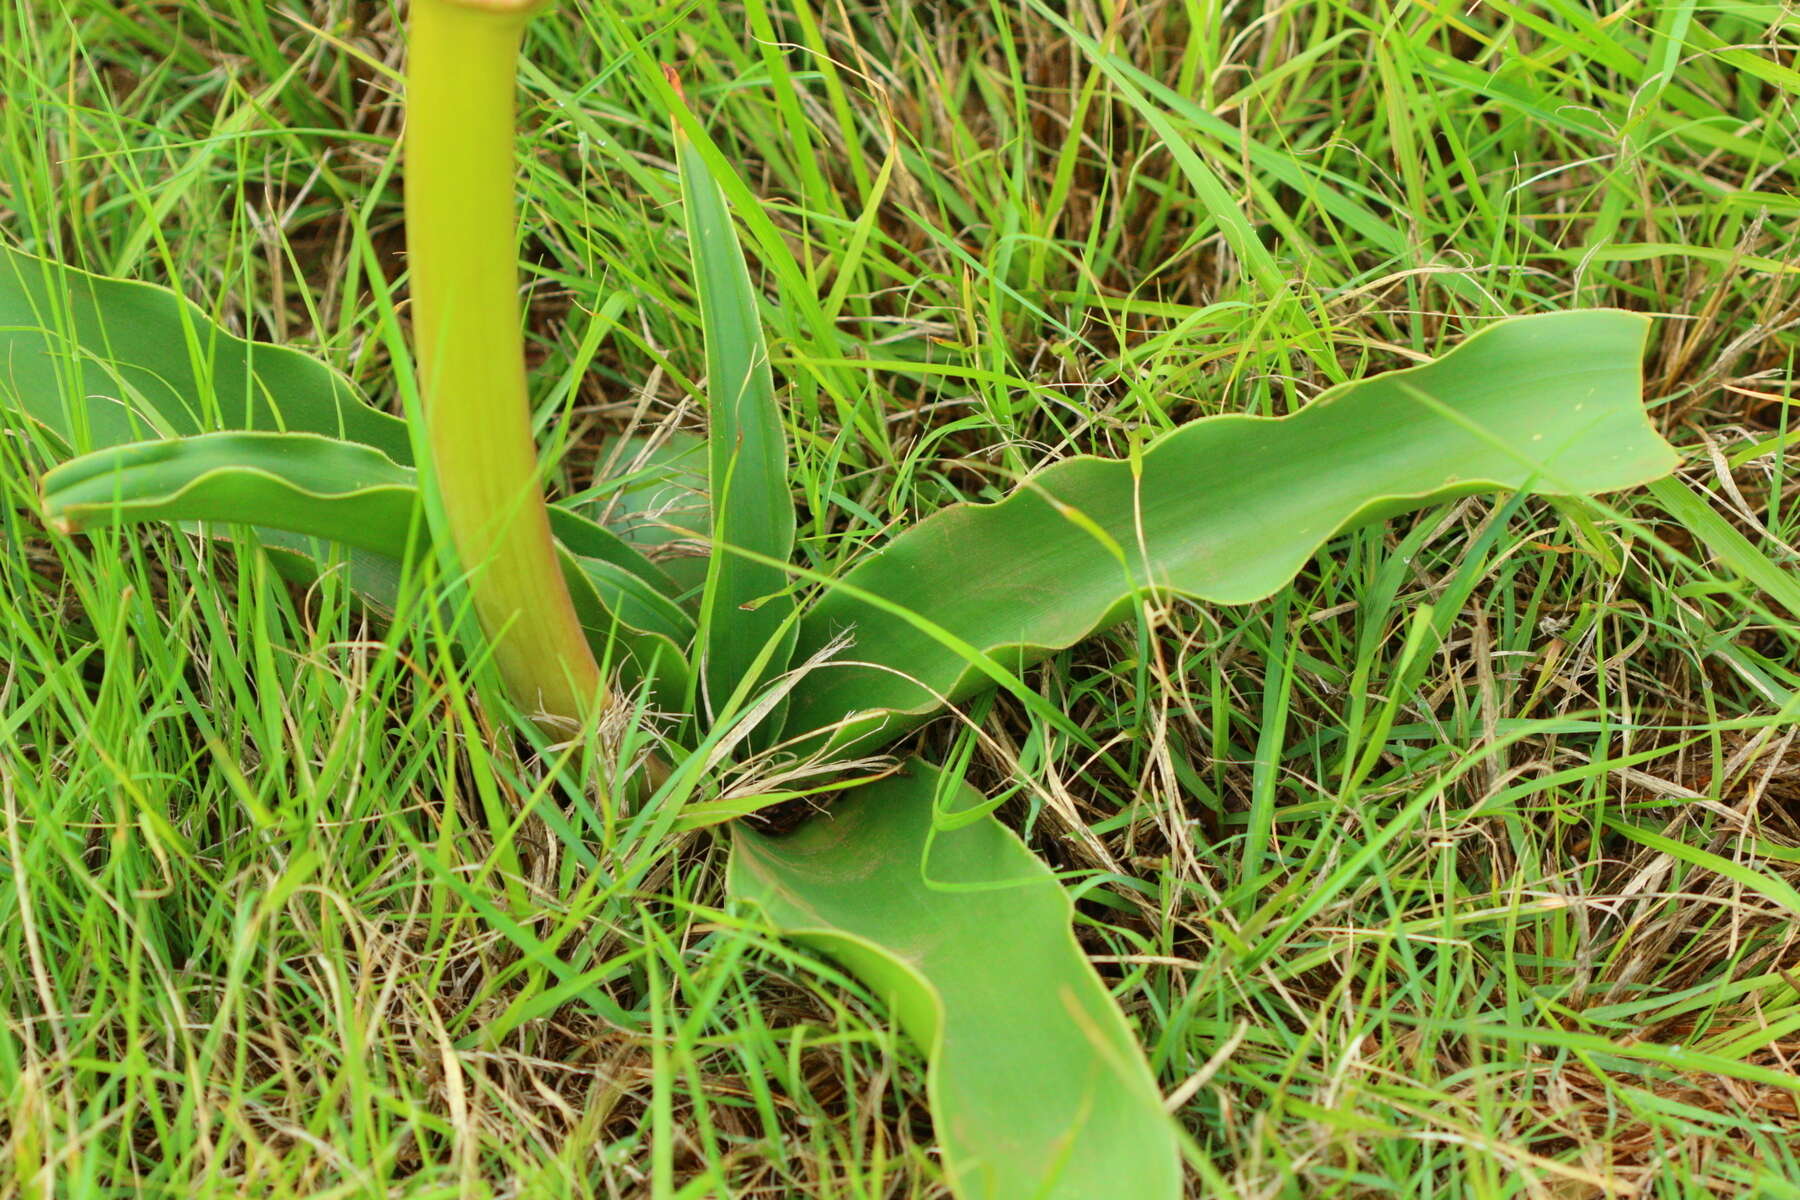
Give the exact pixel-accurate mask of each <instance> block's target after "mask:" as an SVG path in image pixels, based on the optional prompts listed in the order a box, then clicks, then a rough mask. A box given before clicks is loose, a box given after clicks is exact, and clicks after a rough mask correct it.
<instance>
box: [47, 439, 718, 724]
mask: <svg viewBox="0 0 1800 1200" xmlns="http://www.w3.org/2000/svg"><path fill="white" fill-rule="evenodd" d="M43 501H44V513H45V516H46V518H47V519H48V520H50V521H52V522H54V523H56V524H57V525H59V526H61V527H62V528H63V529H65V530H76V529H85V528H90V527H92V526H95V525H99V524H107V523H112V524H129V523H140V522H145V521H230V522H239V523H243V524H256V525H258V526H259V527H266V528H270V529H275V530H281V531H286V532H287V533H294V534H302V535H305V536H307V537H316V538H323V539H326V540H329V541H333V542H337V543H340V544H342V545H345V546H351V547H355V548H357V549H359V550H363V551H366V552H368V553H370V554H372V555H374V556H376V559H377V561H376V563H375V564H374V565H375V566H376V567H377V568H381V567H382V566H383V565H384V564H386V565H387V567H388V568H389V569H387V570H379V569H378V570H377V571H376V572H375V573H376V574H377V575H378V576H385V577H387V578H392V577H394V576H396V575H397V574H398V571H399V565H400V563H401V562H402V561H404V560H405V559H406V558H407V556H408V548H409V546H410V547H411V552H412V553H413V554H415V555H416V554H419V553H422V552H423V550H424V548H425V546H426V541H425V539H426V538H427V537H428V536H429V533H428V530H427V527H426V525H425V522H424V518H423V515H422V513H421V512H420V506H419V492H418V487H417V481H416V477H415V475H414V472H413V471H412V470H411V469H409V468H406V467H402V466H400V465H398V464H397V463H395V462H394V461H393V460H392V459H389V458H387V457H386V456H385V455H383V454H381V453H379V452H378V451H375V450H371V449H369V448H368V447H366V446H359V445H355V444H352V443H349V442H340V441H336V440H333V439H331V438H324V437H319V436H317V435H314V434H303V433H290V434H268V433H217V434H206V435H202V436H199V437H188V438H171V439H167V440H164V441H155V442H137V443H132V444H130V445H123V446H114V447H112V448H110V449H107V450H100V451H96V452H95V453H93V454H87V455H83V456H82V457H80V458H77V459H74V460H72V461H70V462H67V463H64V464H62V465H61V466H58V467H55V468H53V469H52V470H50V471H48V472H46V474H45V475H44V480H43ZM551 525H552V528H553V529H555V531H556V533H557V535H558V538H559V539H560V542H561V544H560V546H559V552H560V554H561V556H562V562H563V572H564V577H565V578H566V579H567V581H568V583H569V586H570V591H571V593H572V594H573V596H574V600H575V608H576V615H577V616H578V617H579V619H580V620H581V624H582V628H583V629H584V630H585V631H586V633H587V635H588V638H589V640H590V641H591V642H592V643H593V644H594V646H595V649H596V652H601V653H603V652H604V648H605V647H606V645H607V644H608V643H609V642H610V641H612V640H614V639H615V638H616V639H617V641H618V642H619V643H620V644H621V645H622V646H623V647H624V649H625V650H626V652H627V656H628V658H629V659H630V661H629V662H628V663H622V664H621V666H624V667H626V668H627V671H626V673H627V675H628V677H629V678H630V679H631V681H632V682H637V681H639V680H642V679H644V678H647V677H650V676H651V675H654V677H655V679H656V681H657V687H658V691H659V703H665V704H667V703H673V702H674V701H675V699H676V698H677V697H678V695H679V693H680V690H681V689H683V688H685V686H686V670H685V662H686V650H687V646H688V644H689V642H690V641H691V640H692V638H693V632H694V626H693V620H692V618H690V617H689V616H688V615H687V614H686V613H685V612H683V611H682V609H681V608H680V606H679V605H677V604H676V603H675V602H674V601H673V600H671V599H670V598H669V596H668V595H667V593H666V592H665V591H664V590H663V585H665V584H667V579H666V577H662V578H661V579H659V578H658V576H659V574H660V573H659V572H657V570H656V568H655V567H654V566H653V565H652V564H650V563H649V562H648V561H647V560H645V559H644V558H643V556H642V555H640V554H638V552H637V551H636V550H633V549H632V548H631V547H630V546H627V545H625V543H624V542H622V541H620V540H619V539H618V538H617V537H615V536H614V535H613V534H611V533H609V532H607V531H606V530H604V529H601V528H600V527H599V526H597V525H595V524H593V522H591V521H588V520H586V519H585V518H583V517H580V516H577V515H576V514H574V513H571V512H568V511H566V510H562V509H552V510H551ZM415 530H416V532H415ZM279 542H280V548H281V549H282V550H283V551H285V552H301V551H302V549H303V544H300V543H296V542H295V541H294V540H293V539H289V538H282V539H279ZM366 565H367V564H365V567H366ZM671 586H672V585H671Z"/></svg>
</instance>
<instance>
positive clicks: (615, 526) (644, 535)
mask: <svg viewBox="0 0 1800 1200" xmlns="http://www.w3.org/2000/svg"><path fill="white" fill-rule="evenodd" d="M603 457H604V459H605V460H606V462H607V466H606V468H605V471H606V474H605V477H604V478H603V479H601V480H600V481H599V483H598V484H597V485H596V490H598V491H599V492H600V495H599V496H598V497H597V498H596V499H594V500H591V501H589V502H587V503H585V504H583V505H581V506H580V507H579V510H578V511H580V512H581V513H582V514H583V515H584V516H586V517H588V518H589V519H591V520H592V521H594V522H595V523H596V524H598V525H602V526H604V527H605V528H607V529H610V530H612V532H614V533H616V534H618V535H619V538H620V540H622V541H624V542H626V543H628V544H629V545H632V546H635V547H637V548H638V549H640V550H642V551H644V553H645V554H652V553H656V552H658V551H660V550H662V549H663V548H664V547H669V546H672V545H673V544H674V543H678V542H686V543H691V544H693V545H700V544H702V543H704V542H705V541H706V531H707V528H708V526H709V523H710V516H709V514H710V511H711V506H710V504H709V502H708V499H707V489H706V475H707V446H706V439H705V438H700V437H695V436H694V435H693V434H691V433H683V432H681V431H680V430H675V431H673V432H663V433H658V434H656V435H655V436H654V437H646V436H644V435H641V434H634V435H632V436H629V437H621V438H617V439H614V440H613V441H611V442H609V443H607V445H606V453H605V454H604V456H603ZM657 566H659V567H660V568H662V570H663V571H664V572H665V573H666V574H667V575H668V576H669V578H670V579H671V580H673V581H674V584H675V586H676V587H677V588H679V589H680V590H679V592H677V593H675V594H676V595H678V596H681V597H686V596H689V595H691V596H693V597H694V598H695V599H696V601H697V599H698V597H699V595H700V592H701V589H702V588H703V587H704V585H705V582H706V568H707V557H706V555H704V554H681V553H675V554H670V555H667V556H659V557H658V559H657Z"/></svg>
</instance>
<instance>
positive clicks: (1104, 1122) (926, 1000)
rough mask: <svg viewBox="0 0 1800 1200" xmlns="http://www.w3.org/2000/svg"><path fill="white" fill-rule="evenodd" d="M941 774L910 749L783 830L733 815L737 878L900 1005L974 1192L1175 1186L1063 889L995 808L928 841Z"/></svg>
mask: <svg viewBox="0 0 1800 1200" xmlns="http://www.w3.org/2000/svg"><path fill="white" fill-rule="evenodd" d="M943 784H944V778H943V777H942V776H941V775H939V773H938V772H937V771H935V770H934V769H933V768H931V767H928V766H926V765H925V764H924V763H921V762H918V761H917V760H914V761H912V762H910V763H909V764H908V765H907V767H906V773H905V774H903V775H898V776H893V777H890V778H888V779H884V780H882V781H881V782H879V783H875V784H870V785H868V786H866V787H862V788H858V789H856V790H855V791H853V792H850V793H848V794H846V795H844V796H842V797H841V798H839V799H838V800H837V801H836V802H834V803H833V804H832V806H831V808H830V810H829V812H827V813H826V814H825V815H823V816H820V817H818V818H815V819H814V820H812V821H810V822H808V823H807V824H806V825H805V826H803V827H802V828H801V829H800V830H798V831H797V832H795V833H793V834H790V835H788V836H787V837H783V838H765V837H762V836H759V835H757V834H755V833H752V832H750V831H749V830H747V829H746V828H744V826H743V825H742V824H741V823H740V824H738V825H735V826H733V829H734V831H735V837H734V840H733V843H732V852H731V865H730V870H729V874H728V886H729V887H730V889H731V892H732V894H733V895H735V896H738V897H742V898H747V899H752V900H755V901H757V902H758V903H760V904H761V906H762V908H763V910H764V911H765V912H766V913H767V914H768V916H769V919H770V920H771V921H772V922H773V923H774V924H775V925H776V927H777V928H779V929H780V930H781V932H782V934H783V935H784V936H785V937H788V938H791V939H793V940H795V941H798V942H801V943H803V944H807V945H811V946H814V947H816V948H817V949H818V950H820V951H822V952H823V953H825V954H828V955H830V956H831V957H832V958H835V959H837V960H838V961H839V962H841V963H842V964H843V965H844V966H846V967H847V968H849V969H850V970H851V971H852V972H853V973H855V974H856V975H857V977H858V978H860V979H862V980H863V981H864V982H865V983H866V984H867V985H868V986H869V988H870V989H871V990H873V991H874V992H876V993H877V994H878V995H880V996H882V997H883V998H884V999H886V1000H888V1001H889V1003H891V1004H892V1006H893V1011H894V1015H895V1017H896V1018H897V1019H898V1021H899V1023H900V1026H901V1028H902V1029H904V1030H905V1031H906V1033H907V1035H908V1036H910V1037H911V1038H912V1039H913V1040H914V1041H915V1042H917V1043H918V1044H919V1046H920V1047H921V1048H923V1050H924V1051H925V1055H926V1059H927V1064H928V1069H929V1075H928V1079H927V1086H928V1090H929V1093H930V1097H931V1106H932V1115H933V1122H934V1124H935V1126H936V1129H937V1135H938V1139H939V1140H940V1142H942V1144H943V1148H944V1160H945V1164H946V1166H947V1167H948V1169H949V1172H950V1174H951V1177H952V1179H953V1182H954V1184H955V1187H956V1192H957V1195H958V1196H959V1197H961V1198H962V1200H1022V1198H1024V1197H1033V1198H1041V1200H1094V1198H1095V1197H1101V1196H1119V1197H1131V1200H1169V1198H1172V1197H1174V1196H1177V1195H1179V1194H1180V1187H1181V1172H1180V1163H1179V1160H1178V1157H1177V1152H1176V1141H1175V1132H1174V1128H1173V1125H1172V1123H1171V1122H1170V1120H1169V1118H1168V1117H1167V1116H1166V1115H1165V1114H1164V1112H1163V1106H1162V1097H1161V1096H1160V1095H1159V1094H1158V1092H1157V1089H1156V1085H1155V1081H1154V1080H1153V1079H1152V1078H1151V1076H1150V1071H1149V1068H1148V1067H1147V1066H1145V1065H1144V1061H1143V1057H1142V1055H1141V1054H1140V1053H1139V1051H1138V1048H1137V1042H1136V1039H1135V1038H1134V1037H1133V1035H1132V1032H1131V1029H1130V1027H1129V1026H1128V1025H1127V1024H1126V1022H1125V1019H1124V1017H1123V1016H1122V1015H1121V1014H1120V1012H1119V1009H1118V1006H1117V1005H1116V1004H1114V1003H1113V1000H1112V997H1111V996H1110V995H1109V994H1108V993H1107V991H1106V989H1105V988H1104V987H1103V986H1102V985H1101V982H1100V979H1099V977H1098V976H1097V975H1096V974H1095V973H1094V969H1093V967H1091V966H1090V965H1089V964H1088V961H1087V957H1086V956H1085V955H1084V954H1083V953H1082V951H1081V948H1080V947H1079V946H1078V945H1077V944H1076V941H1075V937H1074V934H1073V932H1072V931H1071V929H1070V919H1071V917H1072V915H1073V906H1072V905H1071V904H1070V902H1069V898H1068V895H1067V894H1066V893H1065V892H1064V891H1063V890H1062V888H1061V887H1060V886H1058V884H1057V882H1056V879H1055V877H1054V876H1053V875H1052V874H1051V873H1050V871H1049V869H1048V868H1047V867H1045V866H1044V864H1043V863H1041V862H1039V861H1038V859H1037V858H1036V857H1035V856H1033V855H1032V853H1031V851H1029V850H1028V849H1026V848H1025V845H1024V844H1023V843H1022V842H1020V841H1019V839H1018V838H1016V837H1014V836H1013V834H1012V833H1011V832H1009V831H1008V830H1007V829H1006V828H1005V826H1003V825H1001V824H1000V823H999V822H998V821H996V820H994V819H993V818H992V817H991V816H983V817H980V818H978V819H976V820H974V821H972V822H970V823H968V824H964V825H960V827H958V828H954V829H948V830H945V831H942V832H938V833H937V834H936V835H935V837H934V836H932V826H933V803H934V798H935V797H936V796H937V795H938V793H939V791H940V790H941V789H943ZM951 796H952V803H951V804H950V805H948V807H949V808H950V809H952V810H957V811H960V810H966V809H970V808H973V807H975V806H977V805H979V804H980V803H981V802H982V800H981V797H980V795H978V794H977V793H975V792H974V790H973V789H971V788H968V787H966V786H959V787H956V788H955V789H954V790H953V791H952V793H951ZM921 866H922V868H923V870H921ZM928 880H929V882H928Z"/></svg>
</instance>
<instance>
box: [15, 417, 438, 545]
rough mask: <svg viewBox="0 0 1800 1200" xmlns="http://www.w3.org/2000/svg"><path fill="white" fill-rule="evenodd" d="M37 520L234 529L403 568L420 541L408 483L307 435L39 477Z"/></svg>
mask: <svg viewBox="0 0 1800 1200" xmlns="http://www.w3.org/2000/svg"><path fill="white" fill-rule="evenodd" d="M42 487H43V497H44V516H45V518H46V519H47V520H49V521H51V522H53V523H55V524H56V525H58V526H59V527H61V528H62V529H63V530H64V531H66V532H74V531H76V530H78V529H86V528H90V527H92V526H95V525H101V524H138V523H141V522H144V521H236V522H241V523H243V524H267V525H274V526H276V527H278V528H281V529H286V530H288V531H289V532H290V533H300V534H305V535H307V536H309V537H319V538H328V539H330V540H332V541H336V542H341V543H343V544H344V545H346V546H355V547H358V548H359V549H363V550H371V551H374V552H375V553H377V554H382V555H385V556H387V557H389V558H404V557H406V553H407V544H408V541H409V538H411V539H417V538H423V537H425V536H427V535H426V534H425V532H424V526H423V524H422V522H421V521H420V520H419V504H418V488H417V487H416V486H415V483H414V479H413V473H412V471H410V470H408V469H407V468H405V467H402V466H400V465H398V464H397V463H395V462H394V461H393V460H392V459H391V458H388V457H387V456H386V455H384V454H382V453H380V452H379V451H376V450H371V449H369V448H368V447H367V446H359V445H356V444H355V443H352V442H340V441H335V440H333V439H331V438H324V437H318V436H316V435H313V434H245V433H236V434H234V433H222V434H207V435H203V436H199V437H184V438H169V439H167V440H163V441H154V442H135V443H131V444H129V445H123V446H114V447H112V448H110V449H106V450H99V451H96V452H94V453H93V454H84V455H82V456H81V457H80V458H76V459H72V460H70V461H69V462H66V463H63V464H62V465H61V466H58V467H54V468H52V469H51V470H50V471H48V472H46V473H45V475H44V479H43V485H42Z"/></svg>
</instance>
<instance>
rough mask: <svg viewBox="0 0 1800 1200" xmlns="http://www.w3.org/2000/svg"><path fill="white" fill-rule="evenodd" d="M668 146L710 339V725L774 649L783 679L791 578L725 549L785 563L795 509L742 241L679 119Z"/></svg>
mask: <svg viewBox="0 0 1800 1200" xmlns="http://www.w3.org/2000/svg"><path fill="white" fill-rule="evenodd" d="M674 138H675V155H676V161H677V163H678V165H679V168H680V173H681V196H682V207H683V211H684V215H685V220H686V229H687V238H688V248H689V252H690V254H691V255H692V258H693V266H694V291H695V294H696V295H697V296H698V298H699V301H700V319H701V324H702V326H703V329H704V333H705V336H706V383H707V420H708V423H709V426H710V429H709V434H708V439H707V440H708V447H709V448H708V474H709V490H710V493H711V497H712V529H711V532H712V542H713V546H714V550H713V553H712V556H711V559H710V560H709V563H708V567H707V579H706V589H705V593H704V596H703V598H702V600H701V616H700V628H701V636H702V639H703V641H704V645H703V646H702V648H701V655H702V663H703V672H704V681H705V689H704V696H703V697H702V705H701V707H702V709H703V710H704V711H707V712H710V713H717V712H718V711H719V710H720V708H721V707H722V706H723V705H724V704H725V703H726V701H727V700H728V699H729V698H730V697H731V695H732V693H733V692H734V691H735V690H736V689H737V688H738V687H739V685H740V684H741V683H743V682H744V680H745V677H746V676H747V675H749V674H750V673H751V672H752V670H753V669H754V663H755V660H756V658H757V657H758V655H760V654H761V653H762V652H763V650H764V648H765V647H766V646H767V645H768V644H769V643H770V642H771V641H772V640H774V639H777V638H779V639H781V641H782V642H783V643H785V644H782V645H778V646H777V649H776V652H775V653H774V654H773V655H772V656H771V658H770V660H769V661H768V663H767V664H766V665H765V667H764V669H763V672H762V674H763V676H764V677H767V676H772V675H774V674H777V673H779V672H781V671H783V670H785V669H786V668H787V665H788V661H789V657H790V654H791V651H792V646H793V637H794V634H793V632H792V627H791V626H789V627H788V631H787V632H783V625H784V622H786V621H787V619H788V617H789V615H790V614H791V613H792V612H793V608H794V601H793V599H792V597H791V595H790V594H789V580H788V578H787V574H786V573H785V572H784V571H783V570H782V569H781V568H780V567H778V566H774V565H771V564H770V563H764V562H756V561H752V560H751V559H748V558H744V557H741V556H739V555H736V554H733V553H732V552H731V548H733V547H735V548H738V549H742V550H748V551H751V552H753V553H755V554H758V555H761V556H763V557H764V558H767V559H771V560H774V561H775V562H786V561H787V559H788V555H789V554H791V553H792V552H793V548H794V526H795V521H794V499H793V494H792V492H791V491H790V490H789V485H788V477H787V443H786V441H785V439H784V437H783V434H782V429H781V411H780V409H779V408H778V407H777V406H776V403H775V382H774V376H773V375H772V373H771V372H770V370H769V349H768V346H767V345H766V344H765V343H764V340H763V331H762V318H761V316H760V314H759V313H758V311H757V306H756V293H755V292H754V291H753V290H752V289H751V286H750V272H749V270H748V269H747V268H746V267H745V265H744V253H743V249H742V247H741V246H740V245H739V244H738V236H737V229H736V228H735V227H734V226H733V225H732V222H731V213H730V210H729V209H728V208H727V207H726V204H725V194H724V192H722V191H721V190H720V188H719V184H718V181H717V180H716V179H715V178H714V177H713V174H712V169H711V167H710V166H708V164H707V161H706V156H705V155H704V154H702V153H701V150H700V148H699V147H698V146H697V145H696V144H695V143H694V141H693V139H692V138H691V137H690V136H689V135H688V132H687V130H686V129H684V128H683V125H682V122H681V120H680V117H679V115H678V116H677V119H676V120H675V123H674Z"/></svg>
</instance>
